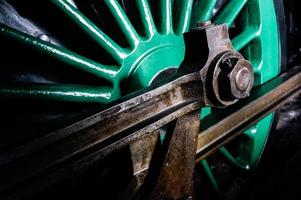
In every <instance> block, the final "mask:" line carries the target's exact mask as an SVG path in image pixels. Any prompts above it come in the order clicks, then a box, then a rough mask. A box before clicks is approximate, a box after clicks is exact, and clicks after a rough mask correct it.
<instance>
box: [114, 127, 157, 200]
mask: <svg viewBox="0 0 301 200" xmlns="http://www.w3.org/2000/svg"><path fill="white" fill-rule="evenodd" d="M158 141H159V130H157V131H155V132H154V133H153V134H150V135H147V136H145V137H142V138H140V139H138V140H137V141H135V142H133V143H131V144H130V145H129V146H130V152H131V159H132V163H133V165H132V166H133V178H132V180H131V182H130V184H129V185H128V187H127V188H126V189H125V190H124V192H123V193H122V194H121V195H120V197H119V199H133V198H134V196H135V193H136V192H137V191H138V190H139V188H140V187H141V185H142V184H143V183H144V180H145V177H146V175H147V171H148V168H149V165H150V162H151V159H152V156H153V153H154V150H155V147H156V145H157V142H158Z"/></svg>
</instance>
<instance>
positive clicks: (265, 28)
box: [201, 0, 280, 188]
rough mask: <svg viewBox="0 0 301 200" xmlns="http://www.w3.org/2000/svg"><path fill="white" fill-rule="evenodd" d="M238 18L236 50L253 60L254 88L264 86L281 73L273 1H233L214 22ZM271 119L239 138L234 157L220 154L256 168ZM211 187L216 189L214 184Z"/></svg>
mask: <svg viewBox="0 0 301 200" xmlns="http://www.w3.org/2000/svg"><path fill="white" fill-rule="evenodd" d="M238 16H239V17H238ZM237 17H238V21H239V22H238V23H240V25H241V29H242V31H241V33H240V34H238V35H237V36H235V37H234V38H232V44H233V47H234V48H235V49H236V50H238V51H240V52H241V53H242V54H243V55H244V57H245V58H246V59H248V60H250V61H251V63H252V64H253V68H254V73H255V85H256V86H257V85H261V84H263V83H265V82H266V81H268V80H270V79H272V78H273V77H275V76H277V75H278V74H279V72H280V61H279V60H280V52H279V46H280V39H279V35H278V27H277V18H276V13H275V7H274V2H273V0H265V1H261V0H248V1H246V0H233V1H230V2H229V3H228V4H227V6H226V7H225V8H224V9H223V10H222V11H221V12H220V13H219V15H218V16H217V17H215V18H213V20H214V22H216V23H227V24H228V25H229V26H231V25H232V24H233V22H234V21H235V20H236V18H237ZM275 66H277V67H275ZM208 114H210V111H209V112H208V110H207V111H206V112H205V111H203V110H202V113H201V119H202V118H204V117H205V116H206V115H208ZM272 120H273V114H271V115H269V116H267V117H265V118H264V119H263V120H261V121H260V122H259V123H257V124H256V125H254V126H253V127H252V128H250V129H249V130H247V131H246V132H245V133H244V135H245V136H244V137H241V138H240V139H241V140H240V143H239V146H238V147H237V149H236V152H235V156H234V155H233V154H232V153H231V152H230V151H228V150H227V148H226V147H222V148H220V149H219V152H220V153H221V154H222V155H224V156H225V158H227V160H229V161H230V162H231V163H232V164H233V165H234V166H236V167H238V168H240V169H243V170H249V169H254V167H256V166H257V164H258V161H259V158H260V156H261V154H262V151H263V149H264V146H265V143H266V141H267V138H268V134H269V130H270V127H271V124H272ZM209 179H211V178H209ZM210 182H212V180H210ZM212 185H213V187H214V188H215V187H216V186H215V184H212Z"/></svg>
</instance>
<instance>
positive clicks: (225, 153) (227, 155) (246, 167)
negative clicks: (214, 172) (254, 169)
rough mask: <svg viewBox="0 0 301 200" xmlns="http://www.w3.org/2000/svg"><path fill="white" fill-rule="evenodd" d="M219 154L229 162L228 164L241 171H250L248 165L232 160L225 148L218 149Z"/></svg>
mask: <svg viewBox="0 0 301 200" xmlns="http://www.w3.org/2000/svg"><path fill="white" fill-rule="evenodd" d="M219 152H220V153H221V154H222V155H223V156H225V158H226V159H227V160H228V161H230V163H231V164H232V165H234V166H235V167H238V168H240V169H243V170H249V169H250V166H249V165H243V164H241V163H240V162H239V161H238V160H237V159H236V158H234V157H233V156H232V154H231V153H230V152H229V151H228V150H227V149H226V148H225V147H221V148H220V149H219Z"/></svg>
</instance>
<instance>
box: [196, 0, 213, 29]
mask: <svg viewBox="0 0 301 200" xmlns="http://www.w3.org/2000/svg"><path fill="white" fill-rule="evenodd" d="M217 1H218V0H201V1H198V2H197V3H196V5H195V6H194V7H193V19H192V20H191V22H192V23H191V28H194V27H195V26H196V23H197V22H204V21H208V20H211V18H212V15H213V9H214V7H215V5H216V3H217Z"/></svg>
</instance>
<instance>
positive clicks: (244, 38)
mask: <svg viewBox="0 0 301 200" xmlns="http://www.w3.org/2000/svg"><path fill="white" fill-rule="evenodd" d="M258 36H259V29H258V28H256V27H252V26H250V27H248V28H246V29H245V30H244V31H243V32H242V33H241V34H239V35H237V36H236V37H235V38H233V39H232V45H233V47H234V48H235V49H236V50H237V51H239V50H241V49H242V48H244V47H245V46H246V45H247V44H249V43H250V42H251V41H252V40H254V39H255V38H257V37H258Z"/></svg>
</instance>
